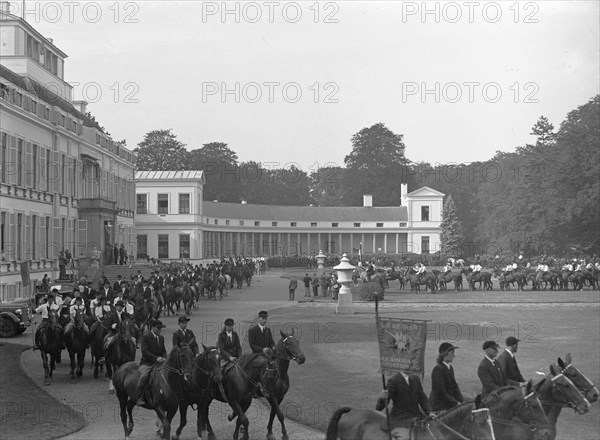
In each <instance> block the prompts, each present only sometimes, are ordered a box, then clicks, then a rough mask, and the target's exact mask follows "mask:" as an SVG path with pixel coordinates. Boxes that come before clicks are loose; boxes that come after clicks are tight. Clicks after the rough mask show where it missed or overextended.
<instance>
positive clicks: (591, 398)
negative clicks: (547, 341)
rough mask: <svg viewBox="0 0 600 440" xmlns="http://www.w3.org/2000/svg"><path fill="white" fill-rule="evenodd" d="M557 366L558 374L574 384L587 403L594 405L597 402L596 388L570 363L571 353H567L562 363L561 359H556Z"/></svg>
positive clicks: (598, 393) (599, 393)
mask: <svg viewBox="0 0 600 440" xmlns="http://www.w3.org/2000/svg"><path fill="white" fill-rule="evenodd" d="M558 365H559V367H560V372H561V373H562V374H564V375H565V376H567V377H568V378H569V379H570V380H571V382H573V383H574V384H575V386H576V387H577V389H578V390H579V391H580V392H581V393H583V395H584V396H585V398H586V399H587V400H588V402H590V403H594V402H595V401H597V400H598V396H599V395H600V392H599V391H598V388H596V386H595V385H594V383H593V382H592V381H591V380H589V379H588V378H587V377H586V376H585V374H583V373H582V372H581V371H580V370H579V369H578V368H577V367H575V366H574V365H573V364H572V363H571V353H567V355H566V356H565V360H564V361H563V360H562V359H561V358H558Z"/></svg>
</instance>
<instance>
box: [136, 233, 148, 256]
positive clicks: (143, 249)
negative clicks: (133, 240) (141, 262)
mask: <svg viewBox="0 0 600 440" xmlns="http://www.w3.org/2000/svg"><path fill="white" fill-rule="evenodd" d="M137 256H138V258H146V257H147V256H148V236H147V235H138V236H137Z"/></svg>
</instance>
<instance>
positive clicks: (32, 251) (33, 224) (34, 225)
mask: <svg viewBox="0 0 600 440" xmlns="http://www.w3.org/2000/svg"><path fill="white" fill-rule="evenodd" d="M36 231H37V215H33V216H31V244H30V246H31V249H29V250H28V251H29V252H30V256H29V258H31V259H32V260H35V257H36V252H35V251H36V249H37V244H38V243H37V235H36V233H35V232H36Z"/></svg>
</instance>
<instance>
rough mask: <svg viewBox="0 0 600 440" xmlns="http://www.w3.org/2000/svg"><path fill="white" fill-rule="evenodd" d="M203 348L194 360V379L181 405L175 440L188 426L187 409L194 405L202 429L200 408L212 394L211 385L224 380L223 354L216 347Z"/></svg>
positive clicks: (174, 435) (185, 390) (188, 386)
mask: <svg viewBox="0 0 600 440" xmlns="http://www.w3.org/2000/svg"><path fill="white" fill-rule="evenodd" d="M202 347H203V349H204V351H203V353H201V354H200V355H199V356H197V357H196V359H195V360H194V365H193V366H192V379H191V381H190V382H189V383H187V384H186V385H187V387H186V388H185V389H184V392H185V398H184V399H182V400H181V402H180V403H179V427H178V428H177V430H176V431H175V434H173V435H172V439H173V440H178V439H179V436H180V435H181V431H182V430H183V428H184V427H185V425H186V424H187V408H188V406H189V405H192V404H194V403H195V404H196V405H197V406H198V408H199V410H198V421H197V424H198V428H199V427H200V415H201V413H202V411H203V410H201V409H200V408H203V405H204V404H205V400H206V398H207V397H208V395H209V394H210V391H211V384H212V383H213V382H214V383H215V384H217V386H219V384H220V383H221V381H222V379H223V374H222V371H221V363H222V361H223V358H222V357H221V352H220V351H219V349H218V348H216V347H206V346H205V345H204V344H202ZM221 387H222V385H221ZM198 436H199V437H200V436H201V431H200V430H198Z"/></svg>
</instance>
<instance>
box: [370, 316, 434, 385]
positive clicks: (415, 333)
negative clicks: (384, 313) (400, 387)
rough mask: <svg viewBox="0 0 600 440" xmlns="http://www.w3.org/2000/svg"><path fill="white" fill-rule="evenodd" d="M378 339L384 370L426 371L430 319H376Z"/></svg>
mask: <svg viewBox="0 0 600 440" xmlns="http://www.w3.org/2000/svg"><path fill="white" fill-rule="evenodd" d="M377 340H378V342H379V358H380V361H381V371H382V373H389V374H392V375H393V374H396V373H397V372H399V371H403V372H405V373H406V374H419V375H420V376H421V377H423V375H424V374H425V342H426V341H427V321H422V320H414V319H399V318H382V317H378V318H377Z"/></svg>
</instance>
